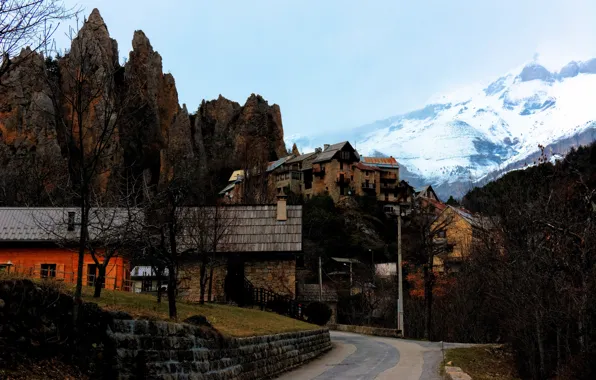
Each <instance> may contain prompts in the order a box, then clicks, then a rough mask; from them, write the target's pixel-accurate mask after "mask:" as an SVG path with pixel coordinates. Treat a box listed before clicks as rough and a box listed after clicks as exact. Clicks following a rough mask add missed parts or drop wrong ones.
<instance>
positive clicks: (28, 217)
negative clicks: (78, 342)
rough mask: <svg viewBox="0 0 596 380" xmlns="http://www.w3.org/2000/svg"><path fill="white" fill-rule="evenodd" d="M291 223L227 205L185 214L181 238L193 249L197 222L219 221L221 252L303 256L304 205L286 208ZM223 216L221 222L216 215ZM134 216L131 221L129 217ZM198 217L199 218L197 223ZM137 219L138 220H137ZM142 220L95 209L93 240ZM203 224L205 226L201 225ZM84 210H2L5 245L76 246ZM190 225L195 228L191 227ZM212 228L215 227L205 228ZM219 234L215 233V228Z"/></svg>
mask: <svg viewBox="0 0 596 380" xmlns="http://www.w3.org/2000/svg"><path fill="white" fill-rule="evenodd" d="M286 207H287V220H285V221H278V220H277V206H275V205H257V206H245V205H238V206H225V207H220V208H215V207H201V208H185V209H181V213H180V215H181V216H182V217H183V218H186V219H185V222H184V225H185V227H186V228H185V234H182V235H181V236H180V237H179V238H180V239H181V241H180V242H179V243H180V245H181V246H182V247H184V246H186V248H191V246H192V241H193V239H192V237H193V236H196V235H198V233H196V234H193V231H198V230H197V229H193V228H192V227H193V226H196V225H199V224H201V223H196V222H195V223H193V220H196V221H199V220H198V219H201V218H202V219H203V222H207V223H212V221H213V220H218V225H219V226H220V228H218V229H217V230H218V231H219V232H218V234H219V235H220V238H218V239H217V240H218V243H219V244H218V251H219V252H300V251H301V250H302V206H286ZM216 210H217V212H218V214H217V215H218V216H217V217H216V218H214V217H213V215H215V214H214V213H215V212H216ZM69 212H74V213H75V228H74V231H68V213H69ZM131 212H132V213H134V214H132V216H131V218H130V219H129V215H131ZM194 216H197V219H193V218H194ZM133 218H135V219H133ZM131 219H132V220H133V221H134V220H139V221H140V220H142V219H143V215H142V212H141V209H132V211H131V209H125V208H121V209H118V208H101V209H99V208H98V209H92V210H91V214H90V226H89V235H90V237H91V239H98V238H102V240H106V239H109V238H110V237H111V236H110V235H113V236H114V238H116V237H117V236H118V234H122V233H127V231H129V230H130V229H131V228H135V227H130V225H137V226H138V225H140V223H139V224H136V223H127V222H128V221H129V220H131ZM199 222H200V221H199ZM79 223H80V210H79V209H77V208H0V242H66V241H68V242H72V243H76V242H77V240H78V236H79V231H80V229H79ZM188 226H191V227H188ZM206 228H210V227H206ZM213 230H215V229H213Z"/></svg>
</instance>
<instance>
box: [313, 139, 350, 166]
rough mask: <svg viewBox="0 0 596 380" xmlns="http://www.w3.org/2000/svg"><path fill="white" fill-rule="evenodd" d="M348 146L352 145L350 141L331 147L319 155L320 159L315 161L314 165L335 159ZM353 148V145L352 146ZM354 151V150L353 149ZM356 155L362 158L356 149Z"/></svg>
mask: <svg viewBox="0 0 596 380" xmlns="http://www.w3.org/2000/svg"><path fill="white" fill-rule="evenodd" d="M346 145H350V143H349V142H348V141H343V142H340V143H337V144H333V145H329V146H328V147H327V149H325V150H324V151H323V152H322V153H320V154H319V155H318V157H317V158H316V159H315V160H314V161H313V163H319V162H325V161H330V160H331V159H333V156H335V154H336V153H337V152H339V151H340V150H342V149H343V148H344V147H345V146H346ZM350 147H352V145H350ZM352 149H353V148H352ZM354 154H355V155H356V157H358V158H360V156H359V155H358V152H356V149H354Z"/></svg>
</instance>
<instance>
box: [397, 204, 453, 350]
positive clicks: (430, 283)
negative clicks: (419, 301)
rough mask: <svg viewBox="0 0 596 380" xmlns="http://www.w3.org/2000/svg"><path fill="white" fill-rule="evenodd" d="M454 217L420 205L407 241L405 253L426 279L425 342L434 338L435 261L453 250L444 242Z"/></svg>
mask: <svg viewBox="0 0 596 380" xmlns="http://www.w3.org/2000/svg"><path fill="white" fill-rule="evenodd" d="M452 221H453V217H452V216H451V215H450V214H448V213H445V212H443V213H440V211H439V210H437V208H436V207H435V206H434V205H433V204H432V203H430V202H425V201H424V200H423V201H421V202H420V203H419V204H418V206H417V207H416V208H415V209H414V210H413V211H412V214H411V215H410V222H409V224H408V226H407V227H406V233H405V234H404V237H405V239H404V240H406V242H405V250H406V253H407V255H408V257H409V258H410V260H412V261H413V262H415V263H416V264H418V265H421V266H422V272H423V278H424V304H425V329H424V338H425V339H431V338H432V305H433V287H434V285H435V283H436V278H435V276H436V274H435V272H434V270H433V268H434V261H435V257H437V256H439V255H441V254H445V253H449V252H450V246H449V244H448V243H447V241H446V239H444V238H443V236H444V235H443V233H444V232H445V229H446V228H447V227H448V226H449V224H451V222H452Z"/></svg>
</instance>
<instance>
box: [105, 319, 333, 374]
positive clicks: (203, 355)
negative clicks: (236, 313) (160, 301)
mask: <svg viewBox="0 0 596 380" xmlns="http://www.w3.org/2000/svg"><path fill="white" fill-rule="evenodd" d="M108 336H109V337H110V339H111V340H112V342H113V346H114V349H115V352H116V353H117V354H116V357H115V358H114V361H113V366H114V368H115V369H116V371H115V373H117V374H118V379H122V380H125V379H126V380H128V379H171V380H186V379H188V380H193V379H201V380H208V379H217V380H231V379H243V380H252V379H262V378H270V377H273V376H275V375H277V374H279V373H281V372H285V371H287V370H290V369H292V368H294V367H297V366H299V365H301V364H303V363H305V362H306V361H309V360H311V359H314V358H315V357H317V356H319V355H320V354H322V353H324V352H326V351H328V350H330V349H331V341H330V337H329V331H328V330H327V329H318V330H311V331H302V332H292V333H283V334H276V335H267V336H259V337H250V338H227V337H223V336H221V335H219V334H218V333H217V332H215V331H214V330H211V329H208V328H204V327H198V326H192V325H188V324H178V323H170V322H161V321H141V320H114V321H113V323H112V324H111V326H110V327H109V328H108Z"/></svg>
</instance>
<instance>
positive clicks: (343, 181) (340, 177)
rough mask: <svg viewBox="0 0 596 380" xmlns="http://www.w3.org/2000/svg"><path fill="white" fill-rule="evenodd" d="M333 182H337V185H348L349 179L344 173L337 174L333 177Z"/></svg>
mask: <svg viewBox="0 0 596 380" xmlns="http://www.w3.org/2000/svg"><path fill="white" fill-rule="evenodd" d="M335 182H337V183H338V184H344V185H349V184H350V177H348V176H347V175H346V173H345V172H339V173H337V176H336V177H335Z"/></svg>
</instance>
